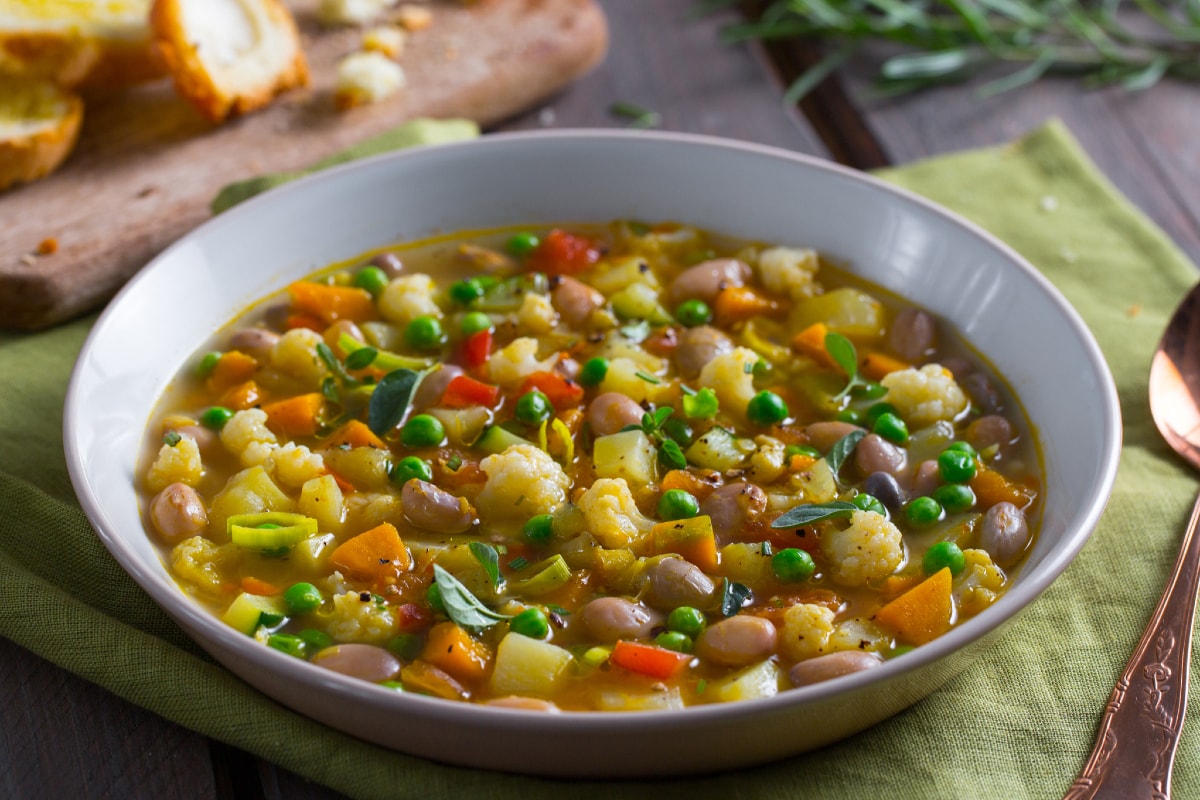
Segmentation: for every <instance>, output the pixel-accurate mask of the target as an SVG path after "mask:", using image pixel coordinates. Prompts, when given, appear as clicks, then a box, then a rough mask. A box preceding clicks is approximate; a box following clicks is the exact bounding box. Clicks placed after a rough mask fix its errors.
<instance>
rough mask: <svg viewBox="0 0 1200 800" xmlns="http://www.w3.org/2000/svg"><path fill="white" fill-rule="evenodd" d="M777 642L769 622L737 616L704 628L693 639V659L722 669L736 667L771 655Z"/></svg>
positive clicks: (773, 627) (773, 629) (777, 637)
mask: <svg viewBox="0 0 1200 800" xmlns="http://www.w3.org/2000/svg"><path fill="white" fill-rule="evenodd" d="M778 639H779V633H778V632H777V631H776V630H775V626H774V625H772V624H771V621H770V620H768V619H764V618H762V617H751V616H747V615H738V616H736V617H729V618H728V619H723V620H721V621H720V622H717V623H715V624H713V625H710V626H709V627H707V628H705V629H704V631H703V632H702V633H701V634H700V635H699V636H697V637H696V655H698V656H700V657H701V658H703V659H705V660H707V661H712V662H713V663H715V664H720V665H722V666H726V667H740V666H745V665H746V664H753V663H754V662H756V661H761V660H762V659H764V658H766V657H767V656H769V655H771V654H772V653H774V652H775V644H776V642H777V641H778Z"/></svg>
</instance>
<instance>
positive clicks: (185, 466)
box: [146, 433, 204, 492]
mask: <svg viewBox="0 0 1200 800" xmlns="http://www.w3.org/2000/svg"><path fill="white" fill-rule="evenodd" d="M178 436H179V441H177V442H175V444H174V445H170V444H167V443H166V442H163V445H162V447H160V448H158V455H157V456H155V458H154V463H153V464H151V465H150V469H149V470H148V471H147V472H146V488H148V489H149V490H150V491H152V492H161V491H162V490H163V489H165V488H167V487H168V486H170V485H171V484H172V483H186V484H187V485H188V486H195V485H196V484H198V483H200V479H201V478H202V477H204V462H203V461H202V460H201V458H200V446H199V445H197V444H196V440H195V439H193V438H192V437H191V436H188V435H187V434H185V433H181V434H178Z"/></svg>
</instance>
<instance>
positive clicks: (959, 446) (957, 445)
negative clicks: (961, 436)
mask: <svg viewBox="0 0 1200 800" xmlns="http://www.w3.org/2000/svg"><path fill="white" fill-rule="evenodd" d="M946 449H947V450H958V451H959V452H962V453H966V454H967V455H970V456H977V455H979V451H977V450H976V449H975V448H974V447H972V446H971V445H970V444H968V443H967V442H951V443H950V444H948V445H946Z"/></svg>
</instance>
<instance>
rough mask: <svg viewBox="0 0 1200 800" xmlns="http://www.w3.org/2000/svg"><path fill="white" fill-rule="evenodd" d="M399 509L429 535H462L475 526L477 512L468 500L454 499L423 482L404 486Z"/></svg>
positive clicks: (411, 482) (411, 481) (443, 491)
mask: <svg viewBox="0 0 1200 800" xmlns="http://www.w3.org/2000/svg"><path fill="white" fill-rule="evenodd" d="M400 508H401V509H402V510H403V512H404V518H405V519H407V520H408V521H409V522H411V523H412V524H413V525H416V526H417V527H418V528H424V529H425V530H427V531H437V532H438V533H463V532H464V531H466V530H468V529H469V528H470V527H471V526H472V525H474V524H475V509H474V507H472V506H471V504H470V503H469V502H468V501H467V499H466V498H465V497H455V496H454V495H452V494H450V493H449V492H447V491H445V490H443V489H439V488H438V487H436V486H434V485H433V484H432V483H428V482H426V481H423V480H421V479H420V478H413V479H411V480H409V481H408V482H407V483H406V484H404V488H403V489H401V490H400Z"/></svg>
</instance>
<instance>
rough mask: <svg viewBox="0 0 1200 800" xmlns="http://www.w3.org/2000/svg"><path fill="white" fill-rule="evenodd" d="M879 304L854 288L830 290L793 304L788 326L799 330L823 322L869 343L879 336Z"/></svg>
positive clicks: (880, 312) (881, 331)
mask: <svg viewBox="0 0 1200 800" xmlns="http://www.w3.org/2000/svg"><path fill="white" fill-rule="evenodd" d="M883 317H884V315H883V305H882V304H881V303H880V302H879V301H878V300H876V299H875V298H874V297H872V296H871V295H869V294H866V293H864V292H860V291H859V290H857V289H850V288H845V289H834V290H833V291H831V292H826V293H825V294H819V295H816V296H815V297H810V298H808V299H806V300H802V301H800V302H799V303H797V304H796V306H795V308H794V309H793V311H792V315H791V318H790V319H789V320H788V326H789V328H790V329H791V330H794V331H801V330H804V329H805V328H807V327H808V326H809V325H812V324H813V323H814V322H824V323H825V324H826V325H827V326H828V327H829V330H831V331H836V332H837V333H840V334H842V335H843V336H850V337H852V338H855V339H860V340H864V341H870V340H875V339H879V338H881V337H882V336H883V330H884V318H883Z"/></svg>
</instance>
